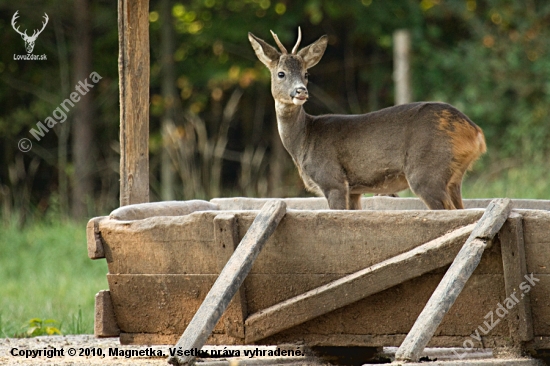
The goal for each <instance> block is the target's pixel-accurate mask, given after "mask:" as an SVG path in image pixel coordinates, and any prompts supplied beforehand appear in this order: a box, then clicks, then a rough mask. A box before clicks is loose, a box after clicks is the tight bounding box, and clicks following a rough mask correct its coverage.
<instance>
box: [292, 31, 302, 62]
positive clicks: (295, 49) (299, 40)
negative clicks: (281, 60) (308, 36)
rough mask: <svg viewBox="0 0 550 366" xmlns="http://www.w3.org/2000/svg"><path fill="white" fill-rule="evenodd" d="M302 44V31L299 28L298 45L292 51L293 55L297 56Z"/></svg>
mask: <svg viewBox="0 0 550 366" xmlns="http://www.w3.org/2000/svg"><path fill="white" fill-rule="evenodd" d="M300 42H302V30H301V29H300V27H298V40H297V41H296V45H295V46H294V48H293V49H292V54H293V55H295V54H296V52H298V47H300Z"/></svg>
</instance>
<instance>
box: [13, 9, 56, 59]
mask: <svg viewBox="0 0 550 366" xmlns="http://www.w3.org/2000/svg"><path fill="white" fill-rule="evenodd" d="M18 12H19V10H17V11H16V12H15V14H13V17H12V18H11V26H12V27H13V29H14V30H15V31H16V32H17V33H19V34H20V35H21V38H23V41H25V49H26V50H27V53H32V50H33V49H34V42H36V38H38V35H39V34H40V33H42V31H43V30H44V28H46V24H48V19H49V18H48V14H46V13H44V19H45V20H46V21H45V22H43V23H42V29H40V30H36V29H35V30H34V32H33V34H32V36H28V35H27V30H26V29H25V32H21V31H19V26H17V28H15V22H16V20H17V18H19V15H18V14H17V13H18Z"/></svg>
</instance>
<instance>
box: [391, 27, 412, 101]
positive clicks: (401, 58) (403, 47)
mask: <svg viewBox="0 0 550 366" xmlns="http://www.w3.org/2000/svg"><path fill="white" fill-rule="evenodd" d="M410 53H411V33H410V32H409V31H408V30H406V29H398V30H396V31H395V32H394V33H393V80H394V82H395V104H396V105H398V104H406V103H410V102H412V88H411V72H410Z"/></svg>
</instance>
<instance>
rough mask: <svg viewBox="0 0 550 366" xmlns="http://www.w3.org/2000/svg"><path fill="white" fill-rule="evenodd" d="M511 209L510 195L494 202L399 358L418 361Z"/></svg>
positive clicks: (399, 353) (429, 304)
mask: <svg viewBox="0 0 550 366" xmlns="http://www.w3.org/2000/svg"><path fill="white" fill-rule="evenodd" d="M510 210H511V205H510V199H508V198H505V199H495V200H493V201H491V203H490V204H489V206H488V207H487V209H486V210H485V213H484V214H483V216H482V217H481V219H480V220H479V222H478V223H477V225H476V228H475V229H474V231H473V232H472V234H471V235H470V237H469V238H468V240H466V243H464V246H463V247H462V249H461V250H460V252H459V253H458V255H457V256H456V258H455V260H454V261H453V264H451V267H449V269H448V270H447V273H445V276H443V279H442V280H441V282H440V283H439V285H438V286H437V288H436V289H435V291H434V293H433V294H432V296H431V297H430V300H428V303H427V304H426V306H425V307H424V310H422V312H421V313H420V315H419V316H418V319H416V322H415V323H414V325H413V327H412V329H411V331H410V332H409V334H407V337H406V338H405V340H404V341H403V343H402V344H401V346H400V347H399V349H398V350H397V352H396V353H395V359H396V360H397V361H417V360H418V357H419V355H420V353H421V352H422V351H423V350H424V347H426V345H427V344H428V342H429V341H430V339H431V338H432V336H433V335H434V333H435V331H436V329H437V327H438V326H439V324H441V321H442V320H443V316H445V314H447V312H448V311H449V309H450V308H451V306H452V305H453V304H454V302H455V301H456V298H457V297H458V295H459V294H460V292H461V291H462V290H463V289H464V286H465V285H466V281H468V279H469V278H470V276H471V275H472V273H473V272H474V270H475V269H476V267H477V265H478V264H479V261H480V260H481V255H482V254H483V251H484V250H485V248H487V247H488V246H489V245H490V241H491V240H492V239H493V237H494V236H495V235H496V233H497V232H498V231H499V230H500V228H501V227H502V225H503V224H504V221H506V218H507V217H508V214H509V213H510Z"/></svg>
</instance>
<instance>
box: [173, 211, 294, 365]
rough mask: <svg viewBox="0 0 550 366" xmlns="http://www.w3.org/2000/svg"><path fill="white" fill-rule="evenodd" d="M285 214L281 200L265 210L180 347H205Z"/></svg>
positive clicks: (178, 359)
mask: <svg viewBox="0 0 550 366" xmlns="http://www.w3.org/2000/svg"><path fill="white" fill-rule="evenodd" d="M285 214H286V204H285V203H284V202H283V201H281V200H276V201H275V200H274V201H270V202H267V203H266V204H265V205H264V206H263V207H262V210H261V211H260V213H259V214H258V215H257V216H256V218H255V219H254V221H253V222H252V225H251V226H250V228H249V229H248V231H247V233H246V234H245V236H244V237H243V239H242V240H241V243H240V244H239V246H238V247H237V249H236V250H235V252H234V253H233V255H232V256H231V258H230V259H229V261H228V262H227V264H226V265H225V267H224V268H223V270H222V272H221V273H220V276H219V277H218V279H217V280H216V282H214V285H212V288H211V289H210V291H209V292H208V294H207V295H206V298H205V299H204V301H203V303H202V305H201V306H200V308H199V310H197V312H196V313H195V316H193V319H191V322H190V323H189V325H188V326H187V328H186V329H185V331H184V332H183V335H182V336H181V338H180V340H179V341H178V343H177V344H176V346H175V347H176V348H178V347H181V349H183V350H191V349H195V348H197V349H200V348H202V346H204V344H205V342H206V340H207V339H208V337H209V336H210V333H212V330H213V329H214V327H215V326H216V323H218V321H219V320H220V318H221V316H222V314H223V312H224V311H225V309H226V308H227V305H228V304H229V302H230V301H231V299H232V298H233V296H235V294H236V293H237V291H238V289H239V287H240V286H241V285H242V283H243V282H244V279H245V277H246V276H247V275H248V272H250V269H251V268H252V264H253V263H254V260H255V259H256V257H257V256H258V254H259V253H260V251H261V249H262V248H263V246H264V245H265V243H266V242H267V240H268V239H269V237H270V236H271V234H273V232H274V231H275V229H276V228H277V226H278V225H279V222H280V221H281V219H282V218H283V216H284V215H285ZM194 360H195V357H193V356H173V357H170V358H169V359H168V362H169V363H171V364H172V365H180V366H181V365H190V364H192V363H193V362H194Z"/></svg>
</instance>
